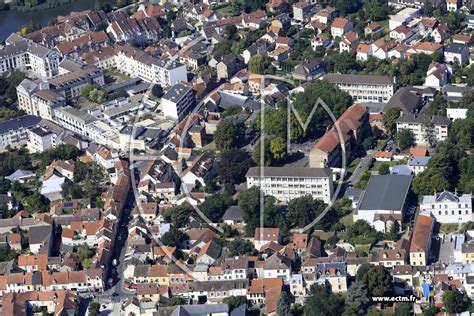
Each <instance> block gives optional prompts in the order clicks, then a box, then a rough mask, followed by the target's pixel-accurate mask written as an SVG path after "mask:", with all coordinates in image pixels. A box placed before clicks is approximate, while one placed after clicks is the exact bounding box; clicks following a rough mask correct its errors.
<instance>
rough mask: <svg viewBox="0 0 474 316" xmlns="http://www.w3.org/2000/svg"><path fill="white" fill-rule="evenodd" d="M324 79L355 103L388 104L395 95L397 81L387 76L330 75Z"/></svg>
mask: <svg viewBox="0 0 474 316" xmlns="http://www.w3.org/2000/svg"><path fill="white" fill-rule="evenodd" d="M324 79H325V80H327V81H329V82H331V83H332V84H334V85H336V86H337V87H338V88H339V89H341V90H342V91H345V92H347V93H348V94H349V95H350V96H351V97H352V99H354V102H382V103H387V102H388V101H389V100H390V98H391V97H392V96H393V94H394V93H395V86H396V83H395V80H392V79H391V78H390V77H386V76H369V75H340V74H328V75H326V76H324Z"/></svg>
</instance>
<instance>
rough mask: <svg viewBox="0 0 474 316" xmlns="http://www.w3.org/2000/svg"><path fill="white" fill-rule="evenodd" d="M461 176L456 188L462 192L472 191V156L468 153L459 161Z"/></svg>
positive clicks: (473, 174)
mask: <svg viewBox="0 0 474 316" xmlns="http://www.w3.org/2000/svg"><path fill="white" fill-rule="evenodd" d="M459 170H460V174H461V177H460V179H459V183H458V185H457V189H458V190H459V191H460V192H463V193H471V192H474V156H472V155H469V156H467V157H464V158H462V159H461V160H460V161H459Z"/></svg>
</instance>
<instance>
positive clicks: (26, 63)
mask: <svg viewBox="0 0 474 316" xmlns="http://www.w3.org/2000/svg"><path fill="white" fill-rule="evenodd" d="M6 43H7V45H6V46H4V47H2V48H1V49H0V73H1V74H3V73H5V72H7V71H10V70H14V69H18V70H21V71H31V72H33V73H35V74H36V75H37V76H39V77H41V78H44V79H46V78H51V77H52V76H54V75H55V74H56V73H57V70H58V65H59V58H60V56H59V53H58V52H56V51H55V50H51V49H49V48H46V47H44V46H41V45H39V44H36V43H34V42H32V41H30V40H27V39H25V38H22V37H20V36H18V35H16V34H12V35H10V37H9V38H8V39H7V40H6Z"/></svg>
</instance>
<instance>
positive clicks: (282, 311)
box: [276, 290, 293, 316]
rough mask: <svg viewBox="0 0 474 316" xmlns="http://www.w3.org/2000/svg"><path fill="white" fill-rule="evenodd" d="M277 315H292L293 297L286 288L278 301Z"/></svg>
mask: <svg viewBox="0 0 474 316" xmlns="http://www.w3.org/2000/svg"><path fill="white" fill-rule="evenodd" d="M276 311H277V315H278V316H292V315H293V313H292V311H291V299H290V296H289V295H288V293H287V292H286V291H285V290H282V291H281V294H280V297H279V298H278V301H277V309H276Z"/></svg>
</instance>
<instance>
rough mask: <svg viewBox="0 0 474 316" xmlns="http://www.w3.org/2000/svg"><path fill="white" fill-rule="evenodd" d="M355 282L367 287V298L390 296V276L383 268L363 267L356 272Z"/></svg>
mask: <svg viewBox="0 0 474 316" xmlns="http://www.w3.org/2000/svg"><path fill="white" fill-rule="evenodd" d="M357 281H359V282H361V283H362V284H364V285H365V286H366V287H367V290H368V293H369V296H388V295H390V294H392V291H393V290H392V276H391V275H390V272H389V271H388V270H387V269H386V268H385V267H384V266H373V265H369V266H365V267H364V269H363V270H362V271H357Z"/></svg>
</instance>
